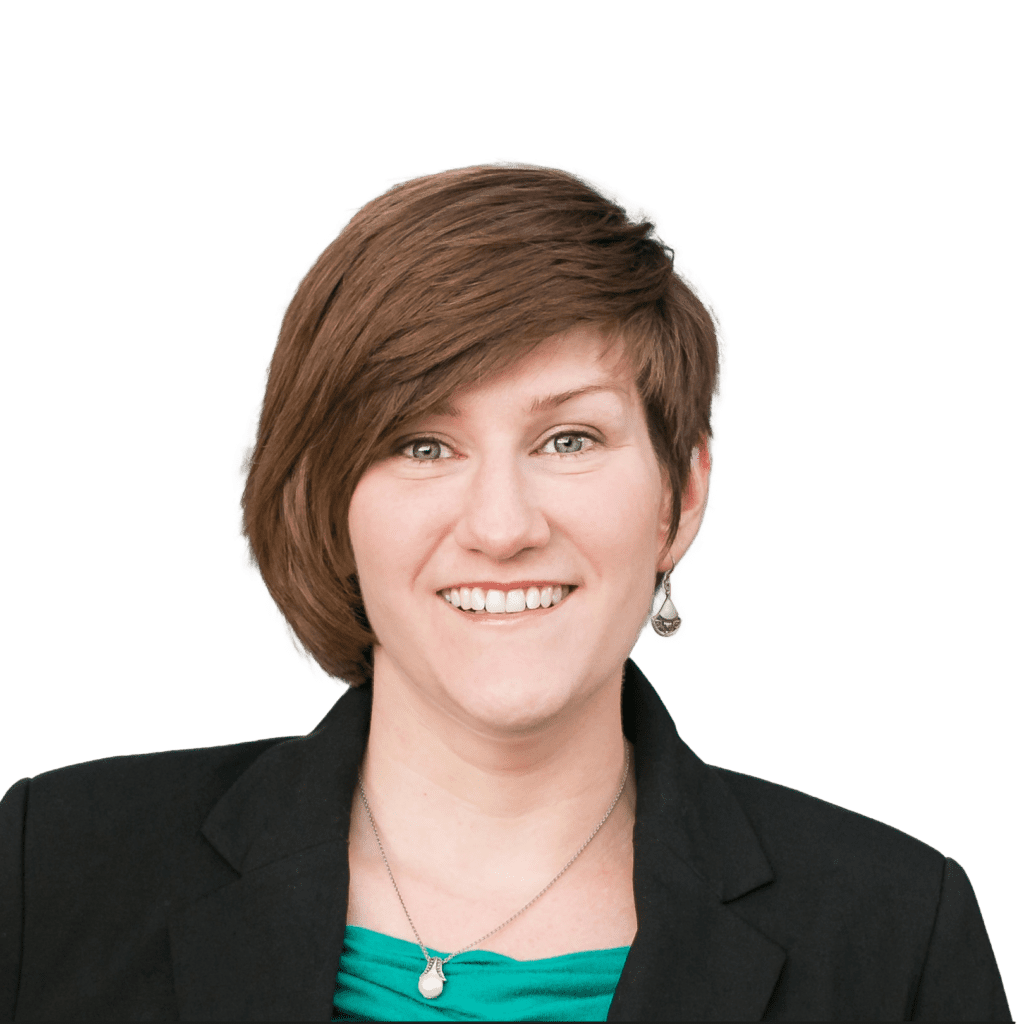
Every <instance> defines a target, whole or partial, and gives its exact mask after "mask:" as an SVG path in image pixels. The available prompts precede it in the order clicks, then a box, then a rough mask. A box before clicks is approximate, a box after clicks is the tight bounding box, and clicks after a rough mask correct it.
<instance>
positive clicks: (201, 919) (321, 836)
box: [170, 687, 371, 1020]
mask: <svg viewBox="0 0 1024 1024" xmlns="http://www.w3.org/2000/svg"><path fill="white" fill-rule="evenodd" d="M370 701H371V694H370V689H369V687H365V688H360V689H350V690H349V691H348V692H347V693H346V694H344V695H343V696H342V697H341V698H340V699H339V700H338V701H337V703H336V704H335V705H334V707H333V708H332V709H331V711H330V712H329V713H328V715H327V717H326V718H325V719H324V720H323V721H322V722H321V723H320V725H319V726H317V728H316V729H315V730H313V732H312V733H310V734H309V735H308V736H303V737H297V738H295V739H291V740H285V741H283V742H281V743H278V744H275V745H274V746H273V747H271V748H270V749H269V750H268V751H267V752H266V753H264V754H263V755H262V756H261V757H260V758H258V759H257V761H256V762H255V763H254V764H253V765H252V767H251V768H249V770H248V771H246V772H245V774H244V775H242V776H241V777H240V778H239V779H238V780H237V781H236V783H235V784H234V785H233V786H232V787H231V789H229V790H228V792H227V793H225V794H224V796H223V797H222V798H221V800H220V801H219V802H218V803H217V805H216V806H215V807H214V809H213V810H212V811H211V813H210V814H209V816H208V817H207V819H206V821H205V823H204V825H203V828H202V832H203V835H204V836H205V837H206V838H207V840H209V842H210V843H211V844H212V845H213V847H214V848H215V849H216V850H217V852H218V853H219V854H220V855H221V856H222V857H223V858H224V859H225V860H226V861H227V862H228V863H229V864H230V865H231V866H232V867H233V868H234V869H235V870H236V871H237V872H238V873H239V875H240V877H239V878H238V880H237V881H234V882H231V883H229V884H228V885H226V886H223V887H221V888H218V889H216V890H215V891H213V892H211V893H209V894H207V895H205V896H204V897H202V898H201V899H199V900H198V901H197V902H195V903H193V904H191V905H189V906H187V907H185V908H184V909H182V910H180V911H178V912H177V913H176V914H174V915H173V916H172V918H171V924H170V935H171V955H172V959H173V963H174V979H175V992H176V995H177V997H178V1004H179V1005H178V1009H179V1014H180V1018H181V1019H182V1020H330V1018H331V1013H332V999H333V996H334V989H335V984H336V977H337V969H338V957H339V955H340V953H341V949H342V943H343V941H344V934H345V918H346V914H347V909H348V881H349V875H348V833H349V813H350V807H351V799H352V793H353V791H354V789H355V785H356V772H357V771H358V765H359V762H360V760H361V758H362V755H363V751H364V749H365V746H366V737H367V732H368V729H369V720H370Z"/></svg>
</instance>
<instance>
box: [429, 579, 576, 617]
mask: <svg viewBox="0 0 1024 1024" xmlns="http://www.w3.org/2000/svg"><path fill="white" fill-rule="evenodd" d="M577 590H579V587H574V588H573V589H572V590H570V591H569V593H568V594H566V595H565V597H563V598H562V600H561V601H559V602H558V604H553V605H549V606H548V607H547V608H529V609H527V610H525V611H521V612H465V611H463V610H462V609H461V608H456V607H455V605H453V604H452V603H451V602H450V601H445V600H444V595H443V594H438V597H440V599H441V600H442V601H444V603H445V604H446V605H447V606H448V607H449V608H450V609H451V610H452V611H453V612H455V614H456V615H458V616H459V617H460V618H462V619H468V620H470V621H471V622H472V621H477V622H490V623H493V624H495V625H497V624H498V623H501V622H508V623H509V624H511V623H514V622H525V621H526V620H527V619H541V618H543V617H544V616H545V615H550V614H551V613H552V612H556V611H558V609H559V608H561V607H562V605H563V604H565V602H566V601H568V600H569V599H570V598H571V597H572V595H573V594H575V593H576V591H577Z"/></svg>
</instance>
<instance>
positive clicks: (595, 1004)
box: [332, 925, 629, 1020]
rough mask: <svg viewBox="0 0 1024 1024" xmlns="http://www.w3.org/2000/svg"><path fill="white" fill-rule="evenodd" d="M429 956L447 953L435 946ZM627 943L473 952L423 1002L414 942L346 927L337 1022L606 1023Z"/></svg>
mask: <svg viewBox="0 0 1024 1024" xmlns="http://www.w3.org/2000/svg"><path fill="white" fill-rule="evenodd" d="M427 948H428V951H429V953H430V955H431V956H440V957H441V958H442V959H443V958H444V956H445V955H446V954H444V953H439V952H438V951H437V950H433V949H430V948H429V947H427ZM628 954H629V946H620V947H619V948H618V949H592V950H587V951H586V952H584V953H568V954H566V955H565V956H552V957H548V958H546V959H544V960H513V959H512V957H509V956H502V955H501V954H500V953H490V952H487V951H486V950H473V949H471V950H469V951H468V952H466V953H462V954H460V955H459V956H457V957H455V958H454V959H453V960H450V961H449V962H448V963H446V964H445V965H444V976H445V978H447V979H448V980H447V981H446V982H445V986H444V991H443V992H442V993H441V995H439V996H438V997H437V999H424V998H423V996H421V995H420V992H419V988H418V987H417V983H418V982H419V977H420V975H421V974H422V973H423V968H424V967H426V966H427V962H426V960H424V959H423V953H422V951H421V950H420V947H419V946H417V945H416V943H415V942H406V941H405V940H404V939H395V938H392V937H391V936H390V935H382V934H381V933H380V932H375V931H371V930H370V929H369V928H356V927H354V926H352V925H349V926H348V927H347V928H346V929H345V945H344V949H343V950H342V953H341V958H340V960H339V962H338V987H337V989H336V990H335V993H334V1016H333V1018H332V1020H607V1019H608V1009H609V1007H610V1006H611V1002H612V996H613V995H614V994H615V986H616V985H617V984H618V983H619V975H620V974H621V973H622V967H623V965H624V964H625V962H626V956H627V955H628Z"/></svg>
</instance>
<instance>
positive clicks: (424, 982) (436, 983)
mask: <svg viewBox="0 0 1024 1024" xmlns="http://www.w3.org/2000/svg"><path fill="white" fill-rule="evenodd" d="M623 747H624V750H625V754H626V763H625V765H624V766H623V769H622V782H621V783H619V791H618V792H617V793H616V794H615V799H614V800H613V801H612V805H611V807H609V808H608V810H607V811H605V812H604V817H603V818H602V819H601V820H600V821H599V822H598V823H597V828H595V829H594V831H593V832H591V833H590V835H589V836H587V841H586V842H585V843H584V844H583V845H582V846H581V847H580V848H579V849H578V850H577V851H576V852H575V853H574V854H573V855H572V857H570V858H569V863H568V864H566V865H565V867H564V868H562V870H561V871H559V872H558V874H557V875H555V877H554V878H552V879H551V881H550V882H548V884H547V885H545V886H544V888H543V889H541V891H540V892H539V893H537V895H536V896H534V897H533V899H532V900H530V902H529V903H527V904H526V906H525V907H523V908H522V909H521V910H517V911H516V912H515V913H514V914H513V915H512V916H511V917H510V918H509V919H508V920H507V921H502V922H501V924H499V925H498V927H497V928H492V929H491V931H489V932H488V933H487V934H486V935H483V936H481V937H480V938H479V939H477V940H476V942H471V943H470V944H469V945H468V946H463V947H462V949H459V950H456V951H455V952H454V953H449V954H448V956H446V957H445V958H444V959H443V960H442V959H441V958H440V957H439V956H431V955H430V954H429V953H428V952H427V947H426V946H424V945H423V940H422V939H421V938H420V933H419V932H418V931H416V925H414V924H413V923H412V917H411V916H410V915H409V908H408V907H407V906H406V905H405V900H403V899H402V894H401V893H400V892H399V891H398V883H397V882H396V881H395V876H394V875H393V874H392V873H391V865H390V864H389V863H388V858H387V854H386V853H385V852H384V845H383V844H382V843H381V841H380V835H379V833H378V832H377V822H376V821H374V820H373V812H372V811H371V810H370V802H369V801H368V800H367V799H366V791H365V790H364V789H363V773H362V770H360V772H359V775H358V780H359V795H360V796H361V797H362V798H363V806H364V807H365V808H366V816H367V817H368V818H369V819H370V828H372V829H373V838H374V839H376V840H377V848H378V849H379V850H380V855H381V857H382V858H383V859H384V867H386V868H387V869H388V877H389V878H390V879H391V884H392V885H393V886H394V887H395V894H396V895H397V896H398V902H399V903H401V904H402V909H403V910H404V911H405V916H406V917H407V918H408V919H409V926H410V927H411V928H412V933H413V935H415V936H416V941H417V942H418V943H419V947H420V949H421V950H423V956H424V957H425V958H426V961H427V966H426V967H425V968H424V970H423V973H422V974H421V975H420V980H419V990H420V995H421V996H423V998H424V999H436V998H437V997H438V996H439V995H440V994H441V991H442V989H444V983H445V982H446V981H447V980H448V979H447V978H446V977H445V976H444V970H443V968H444V965H445V964H446V963H448V961H449V960H451V959H452V957H456V956H458V955H459V954H460V953H465V952H466V950H468V949H472V948H473V947H474V946H478V945H479V944H480V943H481V942H483V941H484V939H489V938H490V937H491V936H492V935H494V934H495V933H496V932H500V931H501V929H502V928H504V927H505V925H508V924H511V923H512V922H513V921H514V920H515V919H516V918H517V917H518V916H519V915H520V914H522V913H523V911H525V910H529V908H530V907H532V906H533V905H534V903H536V902H537V900H539V899H540V898H541V896H543V895H544V893H546V892H547V891H548V889H550V888H551V886H553V885H554V884H555V882H557V881H558V880H559V879H560V878H561V877H562V875H564V874H565V873H566V871H568V870H569V868H570V867H571V866H572V864H573V862H574V861H575V860H576V858H577V857H578V856H579V855H580V854H581V853H582V852H583V851H584V850H585V849H586V848H587V847H588V846H589V845H590V841H591V839H593V838H594V836H596V835H597V833H598V832H600V831H601V826H602V825H603V824H604V823H605V822H606V821H607V820H608V818H609V816H610V815H611V813H612V811H614V810H615V805H616V804H617V803H618V802H619V797H620V796H622V791H623V789H625V788H626V776H627V774H628V773H629V746H628V745H626V744H625V743H624V744H623Z"/></svg>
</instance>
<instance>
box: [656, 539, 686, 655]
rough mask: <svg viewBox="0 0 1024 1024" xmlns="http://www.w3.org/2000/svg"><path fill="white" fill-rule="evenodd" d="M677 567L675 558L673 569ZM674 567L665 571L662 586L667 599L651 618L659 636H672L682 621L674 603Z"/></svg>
mask: <svg viewBox="0 0 1024 1024" xmlns="http://www.w3.org/2000/svg"><path fill="white" fill-rule="evenodd" d="M675 567H676V560H675V559H674V558H673V559H672V569H675ZM672 569H669V571H668V572H667V573H665V578H664V579H663V580H662V582H661V585H662V587H664V589H665V601H664V603H663V604H662V606H661V607H660V608H659V609H658V611H657V613H656V614H655V615H654V617H653V618H652V619H651V625H652V626H653V627H654V632H655V633H657V634H658V636H671V635H672V634H673V633H674V632H675V631H676V630H677V629H678V628H679V625H680V623H681V622H682V620H681V619H680V618H679V612H677V611H676V606H675V605H674V604H673V603H672V584H671V583H670V582H669V576H671V575H672Z"/></svg>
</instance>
